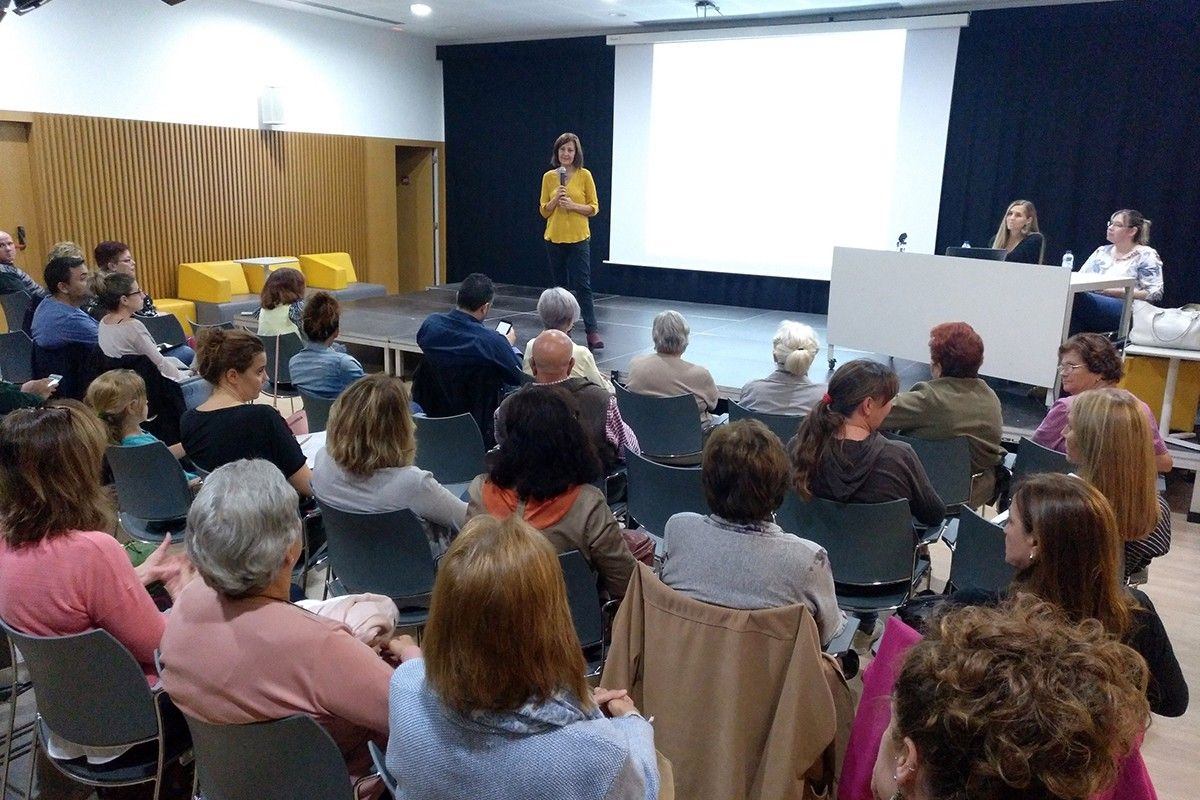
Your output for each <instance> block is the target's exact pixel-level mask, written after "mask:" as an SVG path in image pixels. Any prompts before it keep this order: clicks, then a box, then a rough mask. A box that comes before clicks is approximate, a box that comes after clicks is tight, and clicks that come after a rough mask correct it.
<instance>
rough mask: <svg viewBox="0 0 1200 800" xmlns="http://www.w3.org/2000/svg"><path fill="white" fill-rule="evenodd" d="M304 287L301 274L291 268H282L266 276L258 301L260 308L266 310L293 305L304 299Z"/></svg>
mask: <svg viewBox="0 0 1200 800" xmlns="http://www.w3.org/2000/svg"><path fill="white" fill-rule="evenodd" d="M304 286H305V283H304V273H303V272H301V271H300V270H298V269H294V268H292V267H282V268H280V269H277V270H274V271H272V272H271V274H270V275H268V276H267V280H266V282H264V283H263V288H262V292H261V293H260V294H259V300H260V301H261V302H262V307H263V308H267V309H271V308H275V307H276V306H282V305H287V304H289V303H294V302H296V301H297V300H303V299H304Z"/></svg>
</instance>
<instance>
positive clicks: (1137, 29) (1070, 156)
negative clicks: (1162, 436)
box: [937, 0, 1200, 306]
mask: <svg viewBox="0 0 1200 800" xmlns="http://www.w3.org/2000/svg"><path fill="white" fill-rule="evenodd" d="M1197 165H1200V3H1196V2H1193V0H1184V1H1182V2H1181V1H1179V0H1155V2H1135V1H1134V0H1121V2H1111V3H1089V4H1081V5H1068V6H1056V7H1046V8H1021V9H1007V10H998V11H987V12H974V13H972V14H971V24H970V27H968V28H965V29H964V30H963V31H962V34H961V38H960V40H959V48H958V66H957V70H956V72H955V79H954V95H953V102H952V106H951V112H950V129H949V137H948V144H947V147H946V167H945V174H944V176H943V181H942V201H941V213H940V217H939V223H938V237H937V240H938V252H944V249H945V248H946V247H948V246H952V245H958V244H961V243H962V242H963V241H964V240H969V241H970V242H971V244H973V245H975V246H980V245H990V242H991V237H992V236H993V235H995V232H996V228H997V227H998V226H999V223H1000V218H1001V216H1002V215H1003V213H1004V210H1005V208H1006V207H1007V205H1008V203H1010V202H1011V201H1013V200H1016V199H1018V198H1021V199H1027V200H1031V201H1033V203H1034V204H1035V205H1036V206H1037V210H1038V220H1039V222H1040V224H1041V228H1042V231H1043V232H1044V233H1045V235H1046V263H1048V264H1058V263H1060V262H1061V260H1062V255H1063V251H1064V250H1071V251H1073V252H1074V254H1075V266H1076V269H1078V268H1079V267H1080V266H1082V264H1083V262H1084V261H1085V260H1086V259H1087V257H1088V256H1089V255H1090V254H1091V252H1092V251H1093V250H1094V249H1095V248H1096V247H1098V246H1100V245H1102V244H1106V242H1105V238H1104V235H1105V224H1106V223H1107V222H1108V218H1109V215H1110V214H1111V213H1112V212H1114V211H1116V210H1118V209H1122V208H1134V209H1137V210H1139V211H1141V212H1142V213H1143V214H1145V215H1146V216H1147V217H1149V218H1150V219H1151V220H1152V222H1153V225H1152V226H1151V240H1150V244H1151V246H1153V247H1155V248H1156V249H1157V250H1158V252H1159V253H1160V254H1161V255H1162V258H1163V263H1164V279H1165V283H1166V296H1165V298H1164V300H1163V302H1164V304H1167V305H1175V306H1178V305H1181V304H1183V303H1186V302H1190V301H1196V300H1200V271H1197V270H1196V269H1195V268H1194V266H1193V260H1194V258H1195V255H1196V254H1197V253H1200V225H1198V224H1197V220H1198V219H1200V191H1198V189H1197V177H1198V175H1197V172H1198V170H1197Z"/></svg>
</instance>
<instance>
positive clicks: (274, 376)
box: [258, 333, 304, 410]
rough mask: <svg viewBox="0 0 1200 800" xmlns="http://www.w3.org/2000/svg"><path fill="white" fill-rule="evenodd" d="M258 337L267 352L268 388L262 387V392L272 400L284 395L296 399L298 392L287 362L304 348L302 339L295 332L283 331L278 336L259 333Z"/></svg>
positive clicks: (289, 398)
mask: <svg viewBox="0 0 1200 800" xmlns="http://www.w3.org/2000/svg"><path fill="white" fill-rule="evenodd" d="M258 338H259V340H260V341H261V342H262V343H263V349H264V350H266V353H267V379H268V380H267V387H268V388H266V389H263V394H265V395H267V396H269V397H270V398H271V399H272V401H275V400H277V399H278V398H280V397H286V398H287V399H288V400H289V401H291V400H294V399H296V398H297V397H299V396H300V392H299V391H298V390H297V389H296V387H295V385H294V384H293V383H292V374H291V368H290V367H289V365H288V362H290V361H291V360H292V356H294V355H296V353H299V352H300V351H301V350H303V349H304V340H303V339H301V338H300V335H299V334H296V333H284V334H281V335H279V336H267V335H259V336H258ZM272 404H274V403H272ZM293 410H295V409H294V408H293Z"/></svg>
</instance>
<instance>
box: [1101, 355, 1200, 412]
mask: <svg viewBox="0 0 1200 800" xmlns="http://www.w3.org/2000/svg"><path fill="white" fill-rule="evenodd" d="M1168 363H1169V362H1168V360H1167V359H1165V358H1150V357H1148V356H1131V355H1127V356H1125V377H1124V378H1122V379H1121V383H1120V386H1121V388H1122V389H1128V390H1129V391H1130V392H1132V393H1133V394H1134V395H1135V396H1136V397H1137V398H1138V399H1139V400H1141V401H1142V402H1144V403H1145V404H1146V405H1148V406H1150V408H1152V409H1153V410H1154V416H1155V417H1156V418H1157V417H1158V416H1159V414H1161V413H1162V401H1163V390H1164V389H1166V388H1167V365H1168ZM1198 406H1200V362H1196V361H1182V362H1180V364H1179V382H1178V383H1176V384H1175V404H1174V407H1173V408H1172V410H1171V430H1173V431H1191V430H1193V429H1194V428H1195V426H1196V408H1197V407H1198ZM1159 422H1162V420H1159Z"/></svg>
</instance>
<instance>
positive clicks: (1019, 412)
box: [341, 284, 1046, 435]
mask: <svg viewBox="0 0 1200 800" xmlns="http://www.w3.org/2000/svg"><path fill="white" fill-rule="evenodd" d="M456 289H457V286H456V285H449V286H441V287H432V288H429V289H426V290H425V291H423V292H414V293H411V294H403V295H388V296H386V297H370V298H364V299H362V300H354V301H351V302H348V303H345V304H344V305H343V308H342V323H341V324H342V331H343V332H344V333H346V334H356V333H357V334H360V335H367V336H373V337H387V338H390V339H391V340H392V341H393V342H396V343H399V344H400V345H401V347H404V348H405V349H411V350H413V351H416V350H417V347H416V337H417V329H418V328H419V327H420V325H421V322H422V321H423V320H424V319H425V317H427V316H428V315H429V314H432V313H434V312H437V311H445V310H447V309H449V308H451V307H453V305H454V294H455V290H456ZM541 292H542V290H541V289H540V288H535V287H530V286H514V285H511V284H497V286H496V298H495V300H494V301H493V302H492V310H491V313H490V314H489V315H488V319H489V320H490V321H493V322H494V321H498V320H501V319H504V320H508V321H509V322H511V323H512V324H513V326H514V327H515V328H516V330H517V346H518V347H520V348H521V349H522V350H524V348H525V344H526V343H527V342H528V341H529V340H530V339H532V338H533V337H534V336H537V335H538V334H539V333H540V332H541V330H542V324H541V320H540V319H539V318H538V316H537V313H536V306H537V298H538V296H539V295H540V294H541ZM595 303H596V320H597V322H598V323H599V325H600V334H601V335H602V336H603V337H604V342H605V347H604V349H603V350H597V351H596V353H595V355H596V363H597V364H598V366H599V367H600V369H601V370H603V371H605V372H612V371H614V370H616V371H617V372H621V373H624V372H625V371H626V370H627V369H628V368H629V362H630V361H631V360H632V359H633V357H634V356H638V355H641V354H643V353H649V352H652V351H653V345H652V343H651V340H650V325H651V323H652V322H653V321H654V317H655V316H656V315H657V314H658V313H659V312H660V311H663V310H665V309H668V308H670V309H674V310H676V311H678V312H679V313H681V314H683V316H684V317H685V318H686V319H687V321H688V325H689V326H690V327H691V330H692V333H691V339H690V344H689V346H688V349H687V353H686V354H685V356H684V357H685V358H687V359H688V360H689V361H693V362H695V363H697V364H702V365H704V366H705V367H707V368H708V369H709V370H710V371H711V372H712V374H713V378H714V379H715V380H716V382H717V385H718V386H720V387H721V391H722V393H723V394H724V395H726V396H728V397H732V398H736V397H737V396H738V393H739V391H740V390H741V387H742V386H743V385H745V384H746V382H747V381H750V380H753V379H754V378H761V377H763V376H765V375H767V374H768V373H769V372H771V370H772V369H773V368H774V366H773V363H772V361H771V337H772V336H773V335H774V334H775V328H776V326H778V325H779V323H780V321H782V320H785V319H792V320H797V321H799V322H803V323H806V324H808V325H811V326H812V327H813V329H814V330H815V331H816V332H817V337H818V338H819V339H820V341H821V354H820V355H819V356H818V357H817V361H816V362H815V363H814V364H813V366H812V370H811V372H810V375H811V377H812V378H813V379H822V380H824V379H827V371H826V370H827V360H826V354H827V352H828V343H827V341H826V338H825V333H826V318H825V316H824V315H818V314H801V313H794V312H787V311H764V310H762V309H757V308H745V307H741V306H722V305H709V304H705V303H685V302H676V301H669V300H655V299H647V298H639V297H624V296H621V295H611V294H597V295H596V296H595ZM881 324H882V323H881ZM572 337H573V338H574V339H575V340H576V341H577V342H579V343H580V344H583V343H584V332H583V327H582V325H581V324H580V325H577V326H576V328H575V330H574V332H573V333H572ZM864 357H865V358H874V359H878V360H886V356H882V355H879V354H875V353H861V352H858V351H853V350H846V349H843V348H839V349H838V351H837V359H838V363H844V362H845V361H848V360H850V359H853V358H864ZM896 371H897V372H898V373H899V375H900V384H901V388H902V389H905V388H908V387H910V386H912V385H913V384H914V383H916V382H917V381H920V380H926V379H928V378H929V365H928V364H922V363H917V362H912V361H904V360H901V359H897V360H896ZM989 382H990V383H991V384H992V387H993V388H994V389H995V390H996V393H997V394H998V395H999V396H1000V401H1001V405H1002V407H1003V409H1004V422H1005V428H1006V429H1008V430H1007V431H1006V432H1007V433H1009V434H1010V435H1015V434H1016V433H1020V432H1024V431H1032V430H1033V429H1034V428H1036V427H1037V425H1038V423H1039V422H1040V421H1041V419H1042V417H1043V416H1044V415H1045V411H1046V409H1045V406H1044V405H1043V404H1042V403H1040V402H1038V401H1036V400H1032V399H1030V398H1029V397H1027V396H1026V392H1027V391H1028V389H1029V387H1028V386H1024V385H1018V384H1009V383H1007V382H1004V381H989Z"/></svg>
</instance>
